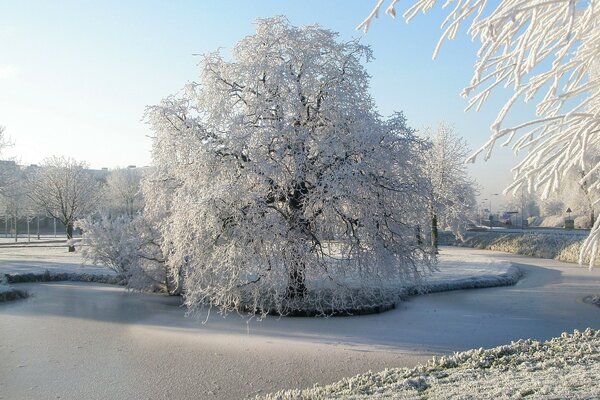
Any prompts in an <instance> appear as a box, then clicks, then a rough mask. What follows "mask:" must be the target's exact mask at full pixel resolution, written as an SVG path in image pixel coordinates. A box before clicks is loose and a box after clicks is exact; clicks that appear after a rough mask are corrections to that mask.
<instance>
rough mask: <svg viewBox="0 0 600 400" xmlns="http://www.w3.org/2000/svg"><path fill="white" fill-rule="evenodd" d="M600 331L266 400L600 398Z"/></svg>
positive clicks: (432, 362) (284, 393) (478, 352)
mask: <svg viewBox="0 0 600 400" xmlns="http://www.w3.org/2000/svg"><path fill="white" fill-rule="evenodd" d="M598 376H600V331H594V330H592V329H590V328H588V329H586V330H585V331H584V332H579V331H577V330H576V331H575V332H574V333H573V334H566V333H563V334H562V335H561V336H560V337H558V338H553V339H550V340H548V341H546V342H538V341H536V340H532V339H527V340H519V341H517V342H512V343H511V344H509V345H504V346H498V347H494V348H491V349H485V350H484V349H473V350H468V351H465V352H460V353H455V354H453V355H451V356H443V357H439V358H436V357H434V358H433V359H431V360H430V361H429V362H427V363H426V364H423V365H419V366H417V367H415V368H394V369H386V370H384V371H382V372H378V373H374V372H368V373H366V374H361V375H357V376H355V377H352V378H347V379H343V380H341V381H339V382H337V383H334V384H332V385H327V386H318V385H315V386H314V387H313V388H310V389H303V390H286V391H280V392H277V393H274V394H270V395H267V396H266V397H263V398H264V399H271V400H274V399H277V400H291V399H294V400H299V399H348V400H350V399H355V400H357V399H367V398H369V399H422V398H427V399H446V398H464V399H467V398H468V399H471V398H476V399H509V398H510V399H520V398H523V397H527V398H531V399H546V398H598V397H599V396H600V385H598ZM258 398H260V397H257V399H258Z"/></svg>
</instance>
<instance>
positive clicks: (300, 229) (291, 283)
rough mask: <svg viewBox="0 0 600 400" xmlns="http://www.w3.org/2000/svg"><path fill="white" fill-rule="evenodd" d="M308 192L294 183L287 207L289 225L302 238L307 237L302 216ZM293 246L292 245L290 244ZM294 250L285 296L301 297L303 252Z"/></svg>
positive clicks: (303, 266) (303, 275)
mask: <svg viewBox="0 0 600 400" xmlns="http://www.w3.org/2000/svg"><path fill="white" fill-rule="evenodd" d="M307 193H308V189H307V188H306V184H305V183H304V182H301V183H299V184H296V185H295V188H294V192H293V193H292V196H291V197H290V199H289V203H288V204H289V207H290V208H291V209H292V210H293V217H292V218H291V221H290V223H291V226H292V229H294V230H295V231H296V232H295V233H296V234H297V235H298V236H300V237H302V238H306V240H310V239H308V231H309V222H308V221H307V220H306V219H305V218H304V217H303V215H302V214H303V198H304V196H306V194H307ZM292 246H293V245H292ZM291 251H292V252H294V254H293V257H292V260H293V261H292V265H290V267H289V271H288V287H287V289H286V298H288V299H293V298H303V297H304V295H305V294H306V282H305V274H304V272H305V269H306V265H305V263H304V260H303V259H302V257H303V252H302V251H298V249H292V250H291Z"/></svg>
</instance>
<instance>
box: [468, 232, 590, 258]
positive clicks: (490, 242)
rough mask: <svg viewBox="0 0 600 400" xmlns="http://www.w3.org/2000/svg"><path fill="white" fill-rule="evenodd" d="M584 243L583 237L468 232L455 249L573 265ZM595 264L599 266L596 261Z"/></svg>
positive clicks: (557, 234)
mask: <svg viewBox="0 0 600 400" xmlns="http://www.w3.org/2000/svg"><path fill="white" fill-rule="evenodd" d="M584 241H585V237H581V236H577V235H569V234H560V233H556V234H549V233H520V232H512V233H488V232H470V233H469V234H468V235H467V237H466V240H465V241H464V242H462V243H459V246H465V247H473V248H476V249H485V250H494V251H503V252H506V253H514V254H522V255H525V256H531V257H539V258H550V259H555V260H558V261H564V262H570V263H577V262H579V252H580V250H581V246H582V244H583V242H584ZM585 262H586V263H587V262H589V259H586V260H585ZM597 265H600V260H598V261H597Z"/></svg>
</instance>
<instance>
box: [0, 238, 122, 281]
mask: <svg viewBox="0 0 600 400" xmlns="http://www.w3.org/2000/svg"><path fill="white" fill-rule="evenodd" d="M2 239H3V240H2V241H0V276H4V274H10V275H21V274H42V273H44V272H45V271H48V272H50V273H81V274H93V275H114V272H113V271H111V270H110V269H108V268H106V267H103V266H98V265H84V263H83V259H82V258H81V256H80V254H79V253H78V252H75V253H69V252H67V248H66V244H65V241H64V240H61V241H59V242H58V243H57V242H55V241H53V240H51V239H46V240H44V241H41V242H36V243H32V244H27V243H26V242H23V243H17V244H13V243H11V242H7V239H5V238H2Z"/></svg>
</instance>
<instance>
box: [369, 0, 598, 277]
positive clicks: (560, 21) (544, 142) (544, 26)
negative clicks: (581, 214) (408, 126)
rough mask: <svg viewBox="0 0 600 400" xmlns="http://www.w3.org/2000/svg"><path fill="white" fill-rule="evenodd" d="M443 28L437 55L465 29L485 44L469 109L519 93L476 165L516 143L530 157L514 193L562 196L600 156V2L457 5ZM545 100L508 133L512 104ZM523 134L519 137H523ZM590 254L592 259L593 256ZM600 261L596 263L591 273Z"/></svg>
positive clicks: (591, 245)
mask: <svg viewBox="0 0 600 400" xmlns="http://www.w3.org/2000/svg"><path fill="white" fill-rule="evenodd" d="M384 3H386V2H385V1H384V0H377V2H376V5H375V8H374V9H373V11H372V12H371V14H369V16H368V17H367V18H366V19H365V21H363V23H362V24H360V25H359V27H358V28H360V29H364V30H365V31H366V30H367V29H368V28H369V25H370V24H371V23H372V22H373V20H374V19H375V18H376V17H377V15H378V13H379V11H380V9H381V7H383V5H384ZM397 3H398V0H391V1H390V2H389V6H388V8H387V10H386V12H387V13H388V14H390V15H392V16H396V9H395V7H396V4H397ZM412 3H413V5H412V6H411V7H410V8H409V9H408V11H406V13H405V14H404V17H405V19H406V20H407V21H409V20H411V19H412V18H413V17H414V16H416V15H417V14H418V13H419V12H423V13H426V12H428V11H429V10H431V9H432V8H433V7H434V6H435V5H436V4H438V3H439V2H438V1H436V0H416V1H413V2H412ZM443 4H444V6H445V7H447V8H448V9H449V10H450V11H449V12H448V16H447V18H446V19H445V21H444V23H443V28H444V33H443V34H442V37H441V39H440V41H439V43H438V45H437V46H436V48H435V51H434V57H435V56H436V55H437V53H438V51H439V49H440V46H441V43H442V42H443V41H444V40H445V39H454V38H455V37H456V35H457V33H458V31H459V27H460V25H461V24H462V23H465V22H467V21H469V22H470V27H469V30H468V32H469V33H470V34H471V36H472V37H473V38H474V39H475V38H478V39H479V40H480V42H481V47H480V50H479V52H478V53H477V56H478V60H477V62H476V63H475V71H474V74H473V78H472V80H471V83H470V84H469V86H468V87H466V88H465V89H464V91H463V96H465V97H466V96H469V95H471V93H472V92H476V94H475V95H473V96H472V97H471V99H470V101H469V105H468V107H467V109H469V108H472V107H474V108H476V109H479V108H480V107H481V105H482V104H483V103H484V102H485V100H486V99H487V98H488V97H489V96H490V94H491V93H492V92H493V91H494V90H495V89H496V88H497V87H501V86H504V87H509V88H512V91H513V95H512V96H511V97H510V99H509V100H508V101H507V102H506V104H505V105H504V107H502V109H501V110H500V112H499V113H498V116H497V118H496V120H495V121H494V123H493V124H492V127H491V128H492V135H491V137H490V138H489V140H488V141H487V142H486V143H485V145H484V146H482V147H481V148H480V149H479V150H478V151H477V152H476V153H475V154H474V155H473V156H472V157H471V158H470V160H475V157H476V156H477V155H478V154H479V153H482V152H484V153H485V158H486V159H487V158H488V157H489V156H490V154H491V152H492V149H493V148H494V146H495V145H496V142H497V141H499V140H501V141H504V143H505V144H509V143H511V142H513V140H514V138H515V137H517V138H518V139H517V140H516V141H514V144H513V149H514V150H515V152H519V151H523V150H529V153H528V154H527V155H526V156H525V157H524V159H523V160H522V161H521V162H520V163H519V164H518V165H517V167H516V168H515V169H514V173H515V180H514V183H513V184H512V185H511V186H510V187H509V188H508V189H507V191H510V190H514V191H515V192H516V191H518V190H519V189H520V188H521V187H522V186H523V185H526V186H527V188H528V190H529V191H530V192H532V191H538V192H539V193H541V195H542V198H546V197H548V195H549V194H550V192H552V191H556V190H559V188H560V187H561V186H562V185H563V184H564V180H565V177H566V175H567V174H568V172H569V171H570V170H572V169H573V168H577V167H578V166H582V164H583V163H584V162H585V161H584V160H585V159H586V157H588V156H590V155H591V156H595V155H597V154H598V152H599V149H600V134H598V133H599V132H600V117H599V116H600V52H599V51H598V49H599V48H600V2H599V1H598V0H570V1H526V0H503V1H500V2H495V3H493V4H490V2H489V1H487V0H466V1H456V0H450V1H447V2H444V3H443ZM520 98H523V99H524V100H525V101H528V100H532V99H538V104H537V108H536V113H537V116H538V117H537V118H536V119H533V120H531V121H526V122H523V123H520V124H517V125H516V126H512V127H504V126H503V124H504V121H505V119H506V116H507V115H508V113H509V111H510V109H511V108H512V107H513V105H514V104H515V103H516V102H517V101H518V100H519V99H520ZM518 135H520V136H518ZM599 169H600V162H598V160H597V161H596V163H595V164H593V165H592V166H591V168H589V169H588V170H587V171H588V173H587V174H586V175H585V176H583V177H582V178H581V181H582V182H587V185H588V187H589V189H590V190H592V191H593V193H594V194H593V196H594V203H595V202H597V201H598V199H600V181H599V180H598V179H595V180H594V181H591V180H590V178H591V177H592V175H593V174H595V173H596V172H597V171H598V170H599ZM599 246H600V222H599V220H598V219H597V220H596V222H595V224H594V228H593V230H592V233H591V234H590V237H589V238H588V241H587V245H586V246H583V247H582V256H583V255H584V254H589V252H591V251H594V252H596V251H597V250H598V249H600V247H599ZM586 252H588V253H586ZM595 256H596V254H593V255H592V257H590V264H589V265H590V268H591V267H592V266H593V265H594V262H595Z"/></svg>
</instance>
